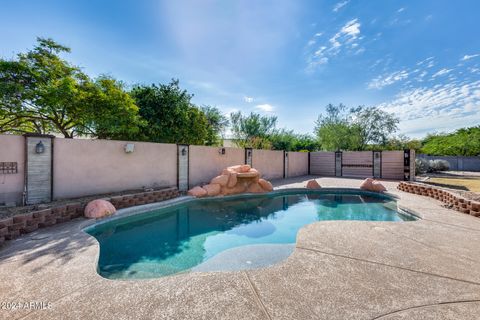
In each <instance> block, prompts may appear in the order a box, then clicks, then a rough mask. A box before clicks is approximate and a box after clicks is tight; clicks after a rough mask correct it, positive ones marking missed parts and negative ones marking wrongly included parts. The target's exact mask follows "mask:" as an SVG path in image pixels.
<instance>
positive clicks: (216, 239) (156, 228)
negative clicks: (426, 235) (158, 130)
mask: <svg viewBox="0 0 480 320" xmlns="http://www.w3.org/2000/svg"><path fill="white" fill-rule="evenodd" d="M321 220H366V221H409V220H414V217H412V216H410V215H407V214H403V213H401V212H399V211H398V210H397V205H396V202H395V201H394V200H393V199H392V198H390V197H387V196H383V195H376V194H372V193H364V192H360V191H353V192H352V191H350V192H346V191H342V192H341V193H339V192H331V191H330V192H328V191H292V192H281V193H273V194H268V195H255V196H251V195H250V196H248V197H247V196H240V197H239V196H236V197H228V198H227V197H226V198H219V199H197V200H193V201H190V202H187V203H183V204H177V205H173V206H170V207H167V208H162V209H158V210H154V211H150V212H145V213H141V214H137V215H133V216H129V217H122V218H119V219H113V220H111V221H106V222H102V223H99V224H96V225H93V226H91V227H88V228H87V229H85V231H86V232H87V233H89V234H90V235H92V236H94V237H95V238H96V239H97V240H98V242H99V244H100V256H99V260H98V272H99V274H100V275H102V276H104V277H106V278H110V279H125V278H127V279H128V278H154V277H160V276H165V275H171V274H175V273H179V272H183V271H188V270H191V269H193V270H195V268H197V267H198V266H199V265H202V264H204V263H206V262H208V261H209V260H210V259H211V260H213V259H212V258H213V257H215V256H217V255H220V254H221V253H224V252H227V251H229V250H233V249H235V248H240V247H244V246H250V245H266V244H272V245H273V244H277V245H278V244H294V243H295V239H296V235H297V232H298V230H299V229H300V228H301V227H303V226H304V225H307V224H310V223H312V222H315V221H321ZM244 248H250V247H244ZM272 248H273V249H275V248H276V247H272ZM289 248H291V250H293V246H289ZM273 249H272V250H273ZM272 250H270V251H267V255H268V252H272V255H274V254H275V251H274V250H273V251H272ZM233 255H235V254H233ZM262 256H265V252H263V253H262ZM263 258H265V257H263ZM267 258H268V257H267ZM267 260H268V259H267Z"/></svg>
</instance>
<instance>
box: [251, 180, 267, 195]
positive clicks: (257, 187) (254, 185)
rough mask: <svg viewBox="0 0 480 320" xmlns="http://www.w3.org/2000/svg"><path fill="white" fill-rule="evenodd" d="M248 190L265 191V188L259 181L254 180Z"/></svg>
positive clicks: (254, 191) (252, 191)
mask: <svg viewBox="0 0 480 320" xmlns="http://www.w3.org/2000/svg"><path fill="white" fill-rule="evenodd" d="M247 192H251V193H262V192H265V190H263V188H262V187H261V186H260V185H259V184H258V183H255V182H253V183H251V184H250V185H249V186H248V188H247Z"/></svg>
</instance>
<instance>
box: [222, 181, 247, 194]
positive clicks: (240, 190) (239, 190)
mask: <svg viewBox="0 0 480 320" xmlns="http://www.w3.org/2000/svg"><path fill="white" fill-rule="evenodd" d="M246 190H247V188H246V186H245V185H244V184H237V185H236V186H234V187H233V188H228V187H227V188H222V194H224V195H229V194H237V193H244V192H245V191H246Z"/></svg>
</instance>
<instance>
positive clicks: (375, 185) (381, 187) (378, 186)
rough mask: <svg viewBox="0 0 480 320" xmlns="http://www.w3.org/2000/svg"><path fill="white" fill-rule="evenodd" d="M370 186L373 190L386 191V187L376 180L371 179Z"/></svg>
mask: <svg viewBox="0 0 480 320" xmlns="http://www.w3.org/2000/svg"><path fill="white" fill-rule="evenodd" d="M372 188H373V191H376V192H385V191H387V188H385V186H384V185H383V184H381V183H380V182H378V181H373V182H372Z"/></svg>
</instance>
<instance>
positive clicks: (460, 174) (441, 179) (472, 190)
mask: <svg viewBox="0 0 480 320" xmlns="http://www.w3.org/2000/svg"><path fill="white" fill-rule="evenodd" d="M417 180H418V181H420V182H423V183H426V184H431V185H434V186H439V187H442V188H447V189H450V190H451V191H453V192H455V193H458V194H460V195H462V196H463V197H465V198H467V199H471V200H477V201H480V172H467V171H446V172H442V173H428V174H425V175H422V176H419V177H417Z"/></svg>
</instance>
